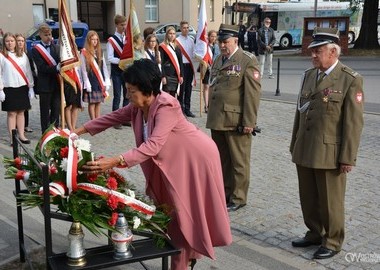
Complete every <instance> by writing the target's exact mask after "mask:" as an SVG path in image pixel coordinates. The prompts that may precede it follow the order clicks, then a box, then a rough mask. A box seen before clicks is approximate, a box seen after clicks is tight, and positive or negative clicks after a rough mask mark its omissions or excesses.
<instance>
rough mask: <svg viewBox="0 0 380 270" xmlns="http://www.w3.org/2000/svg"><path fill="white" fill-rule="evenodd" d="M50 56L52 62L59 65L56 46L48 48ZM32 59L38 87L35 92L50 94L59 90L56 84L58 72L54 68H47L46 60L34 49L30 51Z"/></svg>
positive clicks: (52, 45)
mask: <svg viewBox="0 0 380 270" xmlns="http://www.w3.org/2000/svg"><path fill="white" fill-rule="evenodd" d="M50 55H51V56H52V57H53V58H54V60H55V61H56V62H57V63H59V62H60V60H59V58H60V57H59V56H60V54H59V47H58V45H55V44H53V42H52V44H51V46H50ZM32 58H33V61H34V63H35V64H36V67H37V72H38V75H37V78H38V85H37V89H36V92H37V93H51V92H54V91H56V90H59V83H58V76H57V75H58V72H57V67H56V66H49V65H48V63H47V62H46V60H45V59H44V58H43V57H42V55H41V54H40V53H39V52H38V50H37V49H36V48H33V49H32Z"/></svg>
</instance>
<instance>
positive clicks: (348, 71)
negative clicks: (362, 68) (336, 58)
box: [342, 66, 359, 77]
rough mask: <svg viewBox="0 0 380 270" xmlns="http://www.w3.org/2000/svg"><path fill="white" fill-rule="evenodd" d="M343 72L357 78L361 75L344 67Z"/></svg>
mask: <svg viewBox="0 0 380 270" xmlns="http://www.w3.org/2000/svg"><path fill="white" fill-rule="evenodd" d="M342 70H343V71H344V72H347V73H348V74H350V75H351V76H352V77H356V76H358V75H359V73H357V72H356V71H355V70H352V69H351V68H349V67H347V66H343V68H342Z"/></svg>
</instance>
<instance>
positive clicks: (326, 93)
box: [322, 88, 332, 102]
mask: <svg viewBox="0 0 380 270" xmlns="http://www.w3.org/2000/svg"><path fill="white" fill-rule="evenodd" d="M331 92H332V91H331V89H329V88H326V89H325V90H323V98H322V100H323V102H328V101H329V95H330V93H331Z"/></svg>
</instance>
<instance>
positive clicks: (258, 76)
mask: <svg viewBox="0 0 380 270" xmlns="http://www.w3.org/2000/svg"><path fill="white" fill-rule="evenodd" d="M253 78H254V79H255V80H258V79H259V78H260V72H258V71H257V70H255V71H253Z"/></svg>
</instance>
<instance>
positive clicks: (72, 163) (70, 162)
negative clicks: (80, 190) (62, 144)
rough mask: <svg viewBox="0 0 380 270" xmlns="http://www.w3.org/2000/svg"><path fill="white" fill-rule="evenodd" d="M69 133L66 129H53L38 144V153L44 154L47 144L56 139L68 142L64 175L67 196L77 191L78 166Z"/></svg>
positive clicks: (76, 154) (76, 155)
mask: <svg viewBox="0 0 380 270" xmlns="http://www.w3.org/2000/svg"><path fill="white" fill-rule="evenodd" d="M69 135H70V131H69V130H68V129H63V130H62V129H57V128H53V129H52V130H49V131H48V132H46V133H45V135H44V136H43V137H42V139H41V144H40V152H41V154H43V155H44V154H45V153H44V150H45V146H46V145H47V143H48V142H50V141H51V140H52V139H54V138H56V137H59V136H61V137H64V138H67V139H68V140H69V143H68V146H69V153H68V157H67V174H66V186H67V189H68V192H69V193H68V194H70V193H71V192H72V191H75V190H76V189H77V166H78V152H77V150H76V149H75V147H74V142H73V140H72V139H71V138H70V137H69Z"/></svg>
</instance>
